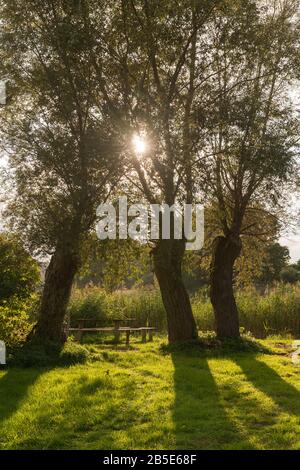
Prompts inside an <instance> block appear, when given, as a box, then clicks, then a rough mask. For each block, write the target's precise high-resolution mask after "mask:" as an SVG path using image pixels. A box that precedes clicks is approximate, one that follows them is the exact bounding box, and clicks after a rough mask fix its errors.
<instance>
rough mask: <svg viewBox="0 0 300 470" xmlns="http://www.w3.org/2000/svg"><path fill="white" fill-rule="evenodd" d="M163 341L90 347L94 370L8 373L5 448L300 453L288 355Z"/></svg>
mask: <svg viewBox="0 0 300 470" xmlns="http://www.w3.org/2000/svg"><path fill="white" fill-rule="evenodd" d="M161 341H162V340H159V339H157V340H156V341H155V342H154V343H148V344H146V345H142V344H140V343H138V342H136V343H133V345H132V346H131V350H127V351H126V350H125V349H124V348H122V346H119V347H118V348H115V349H114V348H113V347H112V346H105V345H102V346H100V345H99V346H95V345H94V346H89V347H90V348H91V349H92V351H93V353H94V357H93V361H91V362H89V363H88V364H87V365H78V366H72V367H69V368H55V369H52V370H48V369H15V368H11V369H8V370H2V371H0V419H1V425H0V448H1V449H182V448H185V449H300V368H299V367H297V366H295V365H293V364H292V362H291V358H290V356H289V350H288V349H284V348H282V349H278V350H277V351H278V354H260V353H259V354H255V353H250V352H247V353H235V354H226V355H224V354H223V355H222V354H221V355H220V354H219V355H216V354H215V353H203V352H200V351H193V353H192V354H186V353H184V352H176V353H175V352H174V353H171V354H163V353H162V352H161V351H160V349H159V346H160V343H161ZM278 342H279V340H277V341H275V340H274V341H273V343H272V344H273V345H275V344H277V343H278ZM281 343H283V344H282V346H284V345H285V343H286V344H289V342H288V341H286V342H285V343H284V342H283V341H281ZM264 344H266V342H265V343H264ZM268 345H270V341H269V342H268ZM277 347H278V345H277Z"/></svg>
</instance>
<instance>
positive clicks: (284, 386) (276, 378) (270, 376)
mask: <svg viewBox="0 0 300 470" xmlns="http://www.w3.org/2000/svg"><path fill="white" fill-rule="evenodd" d="M232 360H234V361H235V362H236V364H237V365H238V366H239V367H240V368H241V369H242V371H243V373H244V374H245V376H246V377H247V379H248V380H249V381H250V382H252V384H253V385H254V386H255V387H256V388H257V389H259V390H260V391H262V392H263V393H265V394H266V395H268V396H269V397H270V398H271V399H272V400H273V401H274V402H275V403H276V404H277V405H278V406H279V407H280V408H281V409H282V410H283V411H286V412H288V413H290V414H293V415H295V416H297V417H298V418H300V391H299V390H298V389H297V388H296V387H294V386H293V385H291V384H289V383H288V382H286V381H285V380H284V379H283V378H282V377H281V376H280V375H279V374H278V373H277V372H276V371H275V370H274V369H272V368H271V367H269V366H268V365H267V364H266V363H265V362H262V361H260V360H258V359H257V357H256V355H254V354H253V355H247V357H242V356H237V357H234V358H232Z"/></svg>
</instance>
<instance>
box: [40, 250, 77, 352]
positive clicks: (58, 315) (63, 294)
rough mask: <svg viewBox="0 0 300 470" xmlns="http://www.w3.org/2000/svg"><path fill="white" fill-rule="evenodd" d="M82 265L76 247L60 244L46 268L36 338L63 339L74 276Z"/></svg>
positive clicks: (57, 341) (58, 340) (59, 340)
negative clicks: (71, 247)
mask: <svg viewBox="0 0 300 470" xmlns="http://www.w3.org/2000/svg"><path fill="white" fill-rule="evenodd" d="M78 268H79V256H78V253H77V252H76V251H75V250H74V251H72V250H70V249H67V248H65V247H61V248H57V249H56V251H55V253H54V254H53V255H52V258H51V261H50V264H49V266H48V268H47V270H46V277H45V285H44V290H43V294H42V300H41V307H40V316H39V319H38V322H37V325H36V327H35V329H34V332H33V336H34V338H38V339H41V340H43V341H45V340H46V341H53V342H56V343H63V342H64V340H65V338H64V334H63V324H64V319H65V316H66V311H67V306H68V302H69V299H70V294H71V289H72V284H73V281H74V277H75V274H76V272H77V271H78Z"/></svg>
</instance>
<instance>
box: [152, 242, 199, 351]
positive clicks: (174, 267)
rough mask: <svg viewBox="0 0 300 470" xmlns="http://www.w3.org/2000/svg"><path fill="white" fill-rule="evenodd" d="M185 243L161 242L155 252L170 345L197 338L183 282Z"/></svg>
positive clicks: (157, 275) (156, 272)
mask: <svg viewBox="0 0 300 470" xmlns="http://www.w3.org/2000/svg"><path fill="white" fill-rule="evenodd" d="M184 251H185V243H184V241H183V240H160V241H159V242H158V243H157V245H156V247H155V248H154V250H153V261H154V272H155V275H156V277H157V280H158V283H159V287H160V291H161V296H162V300H163V304H164V307H165V310H166V313H167V322H168V337H169V343H174V342H176V341H188V340H192V339H196V338H197V337H198V332H197V327H196V323H195V319H194V316H193V312H192V307H191V303H190V299H189V295H188V293H187V290H186V288H185V285H184V283H183V280H182V273H181V265H182V259H183V255H184Z"/></svg>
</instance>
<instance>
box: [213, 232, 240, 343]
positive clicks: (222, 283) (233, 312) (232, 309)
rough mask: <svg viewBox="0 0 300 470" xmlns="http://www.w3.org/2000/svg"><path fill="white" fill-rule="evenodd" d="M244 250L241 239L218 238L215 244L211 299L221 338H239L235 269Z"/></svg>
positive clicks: (217, 329)
mask: <svg viewBox="0 0 300 470" xmlns="http://www.w3.org/2000/svg"><path fill="white" fill-rule="evenodd" d="M241 248H242V244H241V240H240V238H239V237H236V236H232V235H229V236H228V237H223V236H220V237H217V238H216V239H215V240H214V244H213V255H212V262H211V271H210V299H211V303H212V305H213V308H214V314H215V323H216V332H217V335H218V337H220V338H238V337H239V336H240V332H239V316H238V310H237V306H236V302H235V298H234V293H233V267H234V263H235V260H236V259H237V258H238V256H239V254H240V251H241Z"/></svg>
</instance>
